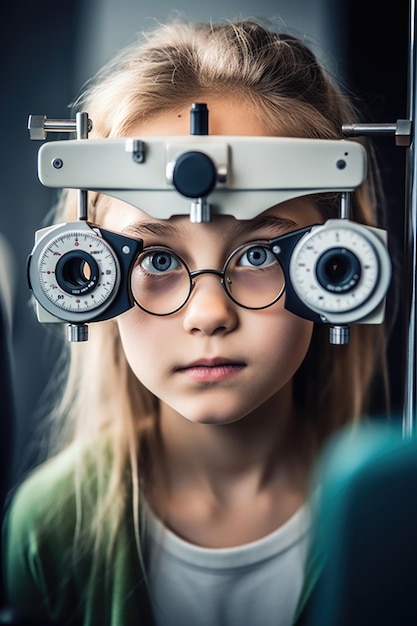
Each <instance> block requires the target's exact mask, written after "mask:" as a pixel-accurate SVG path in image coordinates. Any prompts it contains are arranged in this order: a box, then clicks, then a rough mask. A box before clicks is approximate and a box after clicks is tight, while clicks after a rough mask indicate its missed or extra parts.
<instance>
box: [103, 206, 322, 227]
mask: <svg viewBox="0 0 417 626" xmlns="http://www.w3.org/2000/svg"><path fill="white" fill-rule="evenodd" d="M104 206H105V208H104V210H103V211H102V212H100V213H99V215H98V216H97V217H98V220H97V221H98V223H99V224H100V225H101V226H103V227H104V228H107V229H109V230H113V231H115V232H131V233H133V232H134V231H135V230H136V231H137V234H138V235H139V236H145V235H146V234H159V235H162V236H163V235H164V234H165V235H166V236H169V235H173V234H178V235H180V234H181V233H183V234H184V235H185V236H187V235H190V236H192V235H196V234H197V233H199V234H201V233H206V232H207V233H209V232H214V233H219V234H224V235H226V233H227V235H228V236H239V235H242V236H244V235H246V234H247V235H250V234H251V233H252V232H256V231H259V230H265V231H268V232H269V231H270V232H271V233H275V232H277V233H278V234H279V232H280V231H282V232H288V231H290V230H296V229H297V228H302V227H303V226H308V225H310V224H316V223H318V222H322V221H323V220H322V216H321V214H320V211H319V209H318V207H317V205H316V204H315V203H314V202H313V201H312V200H310V199H308V198H296V199H293V200H288V201H286V202H282V203H280V204H277V205H275V206H273V207H270V208H269V209H267V210H266V211H263V212H261V213H260V214H259V215H258V216H257V217H255V218H253V219H251V220H237V219H235V218H234V217H233V216H231V215H214V216H213V219H212V221H211V222H209V223H207V224H193V223H191V221H190V219H189V217H188V216H185V215H181V216H173V217H171V218H170V219H169V220H157V219H155V218H153V217H151V216H149V215H147V214H146V213H145V212H143V211H141V210H140V209H137V208H136V207H133V206H132V205H130V204H127V203H126V202H122V201H121V200H117V199H114V198H111V199H110V198H108V199H106V202H105V203H104ZM278 231H279V232H278Z"/></svg>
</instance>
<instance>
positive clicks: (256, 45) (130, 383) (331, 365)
mask: <svg viewBox="0 0 417 626" xmlns="http://www.w3.org/2000/svg"><path fill="white" fill-rule="evenodd" d="M206 94H210V95H211V96H216V95H218V96H221V97H228V98H236V99H237V100H239V101H241V100H242V98H243V99H244V100H245V101H246V102H248V103H250V104H251V105H253V107H254V110H255V111H258V112H259V116H260V119H262V121H263V123H264V124H265V126H266V128H267V129H268V131H269V133H270V134H271V135H277V134H280V135H282V134H287V135H289V136H300V137H301V136H302V137H312V138H329V139H334V138H341V137H342V130H341V128H342V124H343V123H344V122H353V121H355V119H356V115H355V111H354V108H353V106H352V104H351V103H350V101H349V100H348V98H347V97H346V96H345V95H344V94H343V92H342V90H341V89H340V88H339V87H338V86H336V84H335V83H334V82H333V80H332V79H331V78H330V77H329V76H328V75H327V74H326V73H325V71H324V70H323V68H322V67H321V66H320V64H319V62H318V61H317V60H316V58H315V56H314V55H313V53H312V52H311V51H310V50H309V48H308V47H307V46H306V45H305V44H304V43H303V42H302V41H301V40H299V39H297V38H296V37H293V36H291V35H288V34H279V33H276V32H272V31H270V30H268V29H266V28H264V27H263V26H262V25H261V24H259V23H257V22H255V21H237V22H233V23H221V24H200V23H191V24H185V23H179V22H175V23H172V24H168V25H165V26H162V27H159V28H157V29H156V30H155V31H153V32H151V33H148V35H146V36H145V38H144V39H143V40H142V41H141V42H136V43H134V44H133V45H131V46H130V47H128V48H127V49H125V50H123V51H122V52H121V53H119V54H118V55H117V56H116V57H115V58H114V59H113V60H112V61H111V62H110V63H108V64H107V65H106V66H105V67H104V68H103V69H102V70H101V71H99V72H98V74H97V75H96V76H95V77H94V79H93V80H92V81H91V82H90V83H89V84H87V87H86V90H85V91H84V93H83V94H82V95H81V97H80V98H78V100H77V101H76V103H75V108H77V109H78V110H85V111H87V112H88V114H89V116H90V117H91V119H92V121H93V124H94V128H93V132H92V135H91V136H92V137H116V136H126V135H129V132H131V130H132V129H133V127H136V128H137V127H138V125H140V124H142V123H145V122H146V121H148V120H151V119H152V118H154V117H155V116H157V115H159V114H161V113H163V112H166V111H168V110H173V109H175V108H176V107H178V106H183V105H184V104H186V103H191V102H193V101H199V100H200V101H201V100H202V99H204V96H205V95H206ZM316 200H317V202H318V204H319V206H320V207H321V209H322V211H323V216H324V217H328V216H332V215H333V216H335V215H336V208H335V207H336V205H335V201H334V198H333V197H332V196H331V195H326V196H323V197H322V198H320V197H317V198H316ZM352 209H353V216H354V219H356V220H357V221H359V222H362V223H366V224H375V222H376V216H375V190H374V186H373V183H372V180H371V179H369V180H368V182H367V183H366V184H364V185H363V186H362V187H361V188H360V189H359V190H357V191H356V192H355V193H354V195H353V206H352ZM90 210H91V213H92V214H93V213H94V207H93V206H91V207H90ZM90 217H91V216H90ZM74 218H75V214H74V203H73V201H72V200H71V198H67V199H66V200H65V202H63V203H62V205H61V207H60V209H59V211H58V212H57V215H56V220H57V221H60V220H63V219H64V220H70V219H74ZM98 222H99V220H98ZM384 341H385V340H384V330H383V328H382V327H380V326H377V327H375V326H372V325H358V326H354V327H352V330H351V342H350V344H349V345H348V346H343V347H340V346H336V347H335V346H331V345H329V342H328V338H327V328H325V327H323V326H320V325H317V327H316V328H315V329H314V333H313V339H312V343H311V347H310V350H309V353H308V355H307V358H306V359H305V362H304V363H303V365H302V367H301V368H300V370H299V371H298V372H297V374H296V376H295V379H294V401H295V404H296V406H297V407H298V413H299V416H298V417H297V419H299V422H300V426H301V424H303V425H304V427H305V428H307V429H308V432H309V433H310V436H311V438H312V441H314V443H315V444H316V446H317V448H318V449H319V448H320V446H321V444H322V443H323V442H324V441H326V439H327V438H328V437H329V435H330V434H331V433H332V432H334V431H335V430H336V429H337V428H339V427H340V426H342V425H344V424H346V423H348V422H350V421H354V420H357V419H359V417H361V416H364V415H365V414H366V412H367V411H368V405H369V400H370V398H371V390H372V381H373V380H374V379H375V373H376V371H377V370H378V371H381V364H382V363H383V360H384V350H385V343H384ZM157 407H158V404H157V400H156V399H155V398H154V397H153V396H152V395H151V394H150V393H149V392H148V391H147V390H146V389H145V388H144V387H143V386H142V385H141V383H140V382H139V381H138V380H137V379H136V378H135V376H134V374H133V373H132V371H131V370H130V368H129V366H128V364H127V362H126V358H125V356H124V353H123V349H122V346H121V341H120V338H119V335H118V330H117V325H116V322H115V321H109V322H104V323H101V324H96V325H94V324H92V325H90V339H89V341H88V344H87V345H85V346H84V345H75V346H71V355H70V359H69V370H68V376H67V379H66V385H65V391H64V394H63V396H62V400H61V402H60V405H59V406H58V408H57V409H56V410H55V412H54V418H56V416H57V415H61V416H63V417H64V418H65V420H66V423H67V424H69V428H68V429H67V431H66V439H67V441H68V440H78V439H80V438H85V439H88V438H90V437H92V438H96V437H97V436H101V433H107V434H108V435H109V436H106V437H105V439H106V446H110V449H111V459H112V467H111V471H110V472H109V476H110V479H109V483H108V486H107V488H106V489H105V490H103V493H102V494H101V495H100V496H99V501H98V502H97V506H96V519H95V520H94V522H93V526H92V532H94V533H95V535H96V536H97V537H98V538H100V536H102V535H103V528H104V526H105V525H106V524H107V525H110V527H111V536H112V537H114V536H115V533H116V531H117V526H118V524H119V522H120V519H121V517H122V515H123V514H124V513H123V512H124V507H125V502H126V490H125V489H121V485H122V484H123V480H124V476H125V471H126V467H130V475H131V476H132V484H131V487H132V491H133V492H134V494H137V493H138V485H139V479H140V478H141V479H142V478H143V477H145V478H146V475H147V468H148V461H149V449H148V448H147V446H148V443H147V441H148V434H149V433H152V432H155V431H156V430H157V425H158V417H157V410H158V408H157ZM100 455H101V452H100V448H97V466H98V467H100V463H101V465H102V466H103V462H102V461H100V458H102V456H101V457H100ZM144 460H145V461H144ZM104 469H105V468H104V467H102V469H101V470H100V469H99V470H97V471H103V472H104ZM106 471H107V472H108V471H109V470H108V468H107V469H106ZM133 506H134V508H135V510H137V498H136V495H135V497H134V499H133ZM136 523H137V519H136ZM98 543H99V539H98Z"/></svg>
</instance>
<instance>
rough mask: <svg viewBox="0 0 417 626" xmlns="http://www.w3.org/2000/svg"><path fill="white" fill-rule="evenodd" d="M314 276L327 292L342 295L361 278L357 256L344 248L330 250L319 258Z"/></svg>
mask: <svg viewBox="0 0 417 626" xmlns="http://www.w3.org/2000/svg"><path fill="white" fill-rule="evenodd" d="M316 276H317V280H318V281H319V283H320V285H321V286H322V287H324V289H326V290H327V291H332V292H336V293H344V292H346V291H350V290H351V289H354V287H356V285H357V284H358V282H359V279H360V276H361V266H360V263H359V260H358V258H357V256H356V255H355V254H354V253H353V252H352V251H351V250H347V249H346V248H331V249H330V250H326V252H323V254H322V255H321V256H320V257H319V259H318V261H317V264H316Z"/></svg>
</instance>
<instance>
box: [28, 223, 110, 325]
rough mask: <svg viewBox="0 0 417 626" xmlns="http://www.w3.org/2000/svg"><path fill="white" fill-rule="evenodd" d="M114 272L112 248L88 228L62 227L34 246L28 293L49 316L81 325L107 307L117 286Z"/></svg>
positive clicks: (82, 225) (85, 226)
mask: <svg viewBox="0 0 417 626" xmlns="http://www.w3.org/2000/svg"><path fill="white" fill-rule="evenodd" d="M118 270H119V263H118V260H117V258H116V257H115V255H114V253H113V251H112V249H111V248H110V246H109V245H108V244H107V243H106V241H104V239H103V238H102V237H101V236H100V235H99V234H97V233H96V232H95V231H94V230H93V229H92V228H91V227H90V226H88V225H86V224H85V225H84V224H80V225H77V227H74V225H64V226H62V227H59V228H58V229H54V230H52V231H51V232H50V233H49V234H47V235H45V236H44V237H42V238H41V239H40V241H39V242H38V244H37V246H35V249H34V251H33V253H32V261H31V266H30V272H31V284H32V290H33V293H34V295H35V297H36V298H37V300H38V301H39V303H40V304H41V305H42V306H43V307H44V308H45V309H46V310H47V311H48V312H49V313H51V314H52V315H55V316H57V317H59V318H62V319H64V320H66V321H73V322H82V321H83V320H84V319H91V318H92V317H94V316H95V315H99V314H100V313H101V312H102V311H103V310H105V309H106V308H107V307H108V306H109V304H110V303H111V301H112V300H113V298H114V295H115V293H116V288H117V287H118V282H119V274H120V272H119V271H118ZM92 313H94V314H95V315H92Z"/></svg>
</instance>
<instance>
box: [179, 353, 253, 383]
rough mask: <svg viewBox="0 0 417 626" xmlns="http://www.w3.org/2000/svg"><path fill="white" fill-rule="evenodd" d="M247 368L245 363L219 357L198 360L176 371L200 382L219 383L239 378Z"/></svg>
mask: <svg viewBox="0 0 417 626" xmlns="http://www.w3.org/2000/svg"><path fill="white" fill-rule="evenodd" d="M245 367H246V363H244V362H243V361H237V360H234V359H225V358H221V357H218V358H214V359H198V360H197V361H193V362H192V363H189V364H187V365H185V366H181V367H178V368H177V369H176V371H177V372H179V373H180V374H183V375H185V376H187V377H188V378H190V379H191V380H195V381H198V382H219V381H223V380H228V379H230V378H233V377H234V376H237V375H238V374H239V373H240V372H241V371H242V370H243V369H244V368H245Z"/></svg>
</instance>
